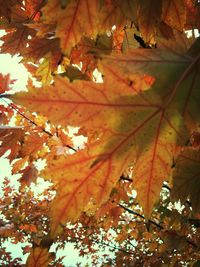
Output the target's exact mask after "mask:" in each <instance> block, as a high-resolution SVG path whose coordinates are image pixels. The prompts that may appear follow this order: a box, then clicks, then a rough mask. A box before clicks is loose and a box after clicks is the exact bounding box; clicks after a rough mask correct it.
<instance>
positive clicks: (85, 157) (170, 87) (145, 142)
mask: <svg viewBox="0 0 200 267" xmlns="http://www.w3.org/2000/svg"><path fill="white" fill-rule="evenodd" d="M102 66H103V67H102V69H103V72H104V76H105V84H92V83H89V82H84V81H80V82H76V83H74V84H70V83H68V82H67V81H66V80H64V79H62V78H57V79H56V81H55V85H54V86H49V87H45V88H43V89H42V90H41V89H40V90H38V92H37V90H35V91H33V90H32V89H31V91H30V92H29V93H19V94H16V95H15V96H12V97H11V98H12V99H13V100H14V101H15V102H16V103H19V104H21V105H24V106H26V107H27V108H29V109H30V110H31V111H37V112H40V113H42V114H43V115H45V116H47V117H48V118H49V119H50V120H51V121H52V122H53V123H56V124H61V125H63V126H66V124H69V125H72V126H84V127H86V128H87V129H93V128H95V129H97V130H98V131H99V137H100V138H99V139H97V140H96V141H95V142H94V144H90V147H89V148H88V149H85V151H81V152H79V153H76V154H75V155H71V156H70V157H71V158H70V157H69V158H68V159H65V158H63V157H61V158H58V159H56V160H53V159H52V158H51V160H49V167H48V168H47V169H46V171H45V172H44V175H45V177H50V178H51V179H52V180H54V181H56V183H58V184H59V191H58V197H57V200H59V202H60V203H62V205H60V206H59V209H58V208H54V209H52V214H53V213H56V215H53V218H55V217H56V218H60V221H62V218H64V219H63V221H65V220H73V219H74V218H77V217H78V216H79V214H80V212H81V210H83V207H84V206H85V205H86V204H87V202H89V201H90V200H92V201H93V202H94V203H95V204H94V205H96V202H97V203H98V204H97V206H98V205H101V203H103V202H104V201H106V198H108V196H109V193H110V192H111V189H112V186H113V185H114V184H115V183H116V182H117V180H118V177H119V175H120V174H121V173H122V172H123V171H124V169H125V167H126V166H127V164H128V162H135V167H134V188H136V190H137V191H138V199H139V201H140V203H141V205H142V207H143V209H144V213H145V216H146V218H149V217H150V215H151V212H152V208H153V206H154V204H155V203H156V201H157V200H158V198H159V193H160V190H161V187H162V183H163V181H164V180H165V179H167V178H168V177H170V175H171V165H172V159H173V156H174V151H175V148H176V146H177V145H184V144H185V143H186V141H187V139H188V136H187V131H186V129H185V127H184V124H183V118H182V115H183V116H185V115H186V114H187V113H189V115H193V112H192V111H193V109H194V107H195V112H197V110H198V112H197V114H199V107H198V106H197V104H196V98H198V97H199V93H198V89H197V88H198V79H199V75H198V74H197V73H196V68H197V66H198V57H195V58H192V57H189V56H187V55H184V54H183V55H182V54H177V53H176V54H175V53H174V51H173V49H172V50H167V49H166V48H165V49H164V50H159V49H157V50H148V49H145V50H142V49H138V50H136V51H134V52H133V53H130V54H129V55H127V56H122V57H121V58H119V57H117V58H116V59H115V57H106V58H105V59H104V60H102ZM111 66H112V67H111ZM158 66H159V71H158ZM169 66H170V68H169ZM117 68H121V69H120V70H122V69H123V71H124V72H126V73H128V74H127V76H125V79H123V78H122V77H119V76H117V74H116V72H115V71H116V69H117ZM136 74H137V75H136ZM146 75H151V76H152V75H153V76H154V77H155V78H156V80H155V82H153V83H152V82H150V83H149V78H148V82H147V84H148V83H149V87H150V86H152V89H153V90H147V91H144V92H142V89H143V87H145V86H143V85H144V84H145V83H146V79H147V77H146ZM163 75H164V76H163ZM128 76H129V78H131V79H132V80H131V82H132V83H131V86H130V80H129V81H128V80H127V77H128ZM194 76H195V79H196V80H195V82H194ZM107 77H108V78H107ZM138 77H139V80H142V78H141V77H144V78H143V79H144V81H145V82H144V83H143V82H142V83H141V84H140V86H143V87H142V88H141V90H140V93H139V94H138V90H134V85H135V83H136V84H137V83H138ZM111 84H112V86H111ZM113 85H115V86H114V87H113ZM52 87H55V88H62V89H59V94H55V93H54V90H52ZM86 88H87V89H86ZM162 88H165V90H163V89H162ZM180 94H181V96H180ZM180 99H181V101H180ZM41 103H42V109H41ZM52 103H53V106H52ZM90 107H92V109H91V108H90ZM196 109H197V110H196ZM185 117H186V116H185ZM102 121H103V122H104V123H103V124H102ZM186 121H187V118H186ZM65 162H66V163H65ZM66 169H67V173H66ZM54 170H55V173H54ZM75 170H78V171H77V172H75ZM68 172H69V173H68ZM70 173H71V174H70ZM63 177H66V178H65V179H63ZM102 177H104V179H103V178H102ZM105 177H106V178H105ZM97 181H98V182H97ZM69 184H70V186H69ZM91 184H93V187H92V185H91ZM96 185H97V186H96ZM64 188H65V190H64ZM69 188H70V192H69V191H68V190H69ZM88 188H92V191H90V190H89V189H88ZM102 188H104V191H103V193H102ZM62 189H63V190H62ZM88 190H89V191H88ZM68 192H69V193H68ZM94 192H95V193H94ZM80 196H81V201H78V200H79V198H80ZM63 199H65V201H63ZM55 203H56V202H55ZM55 205H56V204H55ZM56 209H57V211H55V210H56ZM58 213H60V216H61V217H59V216H58ZM74 216H75V217H74ZM60 221H58V220H57V222H55V224H57V225H58V224H59V222H60ZM53 224H54V223H53ZM55 228H56V227H55ZM53 229H54V228H53Z"/></svg>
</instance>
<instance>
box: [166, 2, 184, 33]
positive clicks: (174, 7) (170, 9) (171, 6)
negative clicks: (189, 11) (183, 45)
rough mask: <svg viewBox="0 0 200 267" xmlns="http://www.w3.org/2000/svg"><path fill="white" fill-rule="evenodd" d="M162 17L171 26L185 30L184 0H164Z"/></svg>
mask: <svg viewBox="0 0 200 267" xmlns="http://www.w3.org/2000/svg"><path fill="white" fill-rule="evenodd" d="M162 19H163V21H164V22H165V23H166V24H168V25H169V26H170V27H172V28H174V29H177V30H179V31H183V29H184V26H185V22H186V7H185V3H184V0H163V1H162Z"/></svg>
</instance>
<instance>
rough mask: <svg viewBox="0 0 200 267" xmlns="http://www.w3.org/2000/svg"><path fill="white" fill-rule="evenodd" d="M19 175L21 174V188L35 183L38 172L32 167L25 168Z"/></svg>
mask: <svg viewBox="0 0 200 267" xmlns="http://www.w3.org/2000/svg"><path fill="white" fill-rule="evenodd" d="M19 173H22V177H21V179H20V180H21V188H24V187H25V186H29V185H30V184H31V183H32V182H35V181H36V179H37V177H38V176H37V174H38V171H37V169H36V168H35V166H33V165H29V166H27V167H26V168H25V169H24V170H21V171H20V172H19Z"/></svg>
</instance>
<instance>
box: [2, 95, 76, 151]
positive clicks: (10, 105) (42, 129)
mask: <svg viewBox="0 0 200 267" xmlns="http://www.w3.org/2000/svg"><path fill="white" fill-rule="evenodd" d="M3 97H5V95H4V96H0V99H1V100H3V101H4V102H5V103H6V104H7V105H8V106H9V107H10V108H12V109H13V110H15V111H16V112H17V114H19V115H21V116H22V117H23V118H24V119H25V120H27V121H28V122H29V123H30V124H32V125H35V126H36V127H38V128H40V129H41V131H43V132H44V133H46V134H48V136H50V137H52V136H53V134H52V133H51V132H49V131H47V130H45V129H44V128H43V127H41V126H39V125H37V123H35V122H34V121H33V120H31V119H30V118H28V117H27V116H26V115H24V114H23V113H22V112H21V111H19V109H18V108H16V107H14V106H13V105H12V104H10V103H8V101H6V100H5V99H4V98H3ZM66 147H68V148H69V149H71V150H73V151H74V152H77V150H76V149H75V148H74V147H72V146H70V145H66Z"/></svg>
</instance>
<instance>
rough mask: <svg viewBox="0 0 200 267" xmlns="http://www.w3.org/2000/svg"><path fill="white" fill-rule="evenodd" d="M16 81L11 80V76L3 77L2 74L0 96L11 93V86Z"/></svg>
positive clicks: (0, 75)
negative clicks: (7, 92)
mask: <svg viewBox="0 0 200 267" xmlns="http://www.w3.org/2000/svg"><path fill="white" fill-rule="evenodd" d="M15 81H16V80H11V79H10V75H9V74H6V75H2V74H1V73H0V94H2V93H4V92H6V91H9V90H10V89H11V87H10V86H11V85H12V84H13V83H14V82H15Z"/></svg>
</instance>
